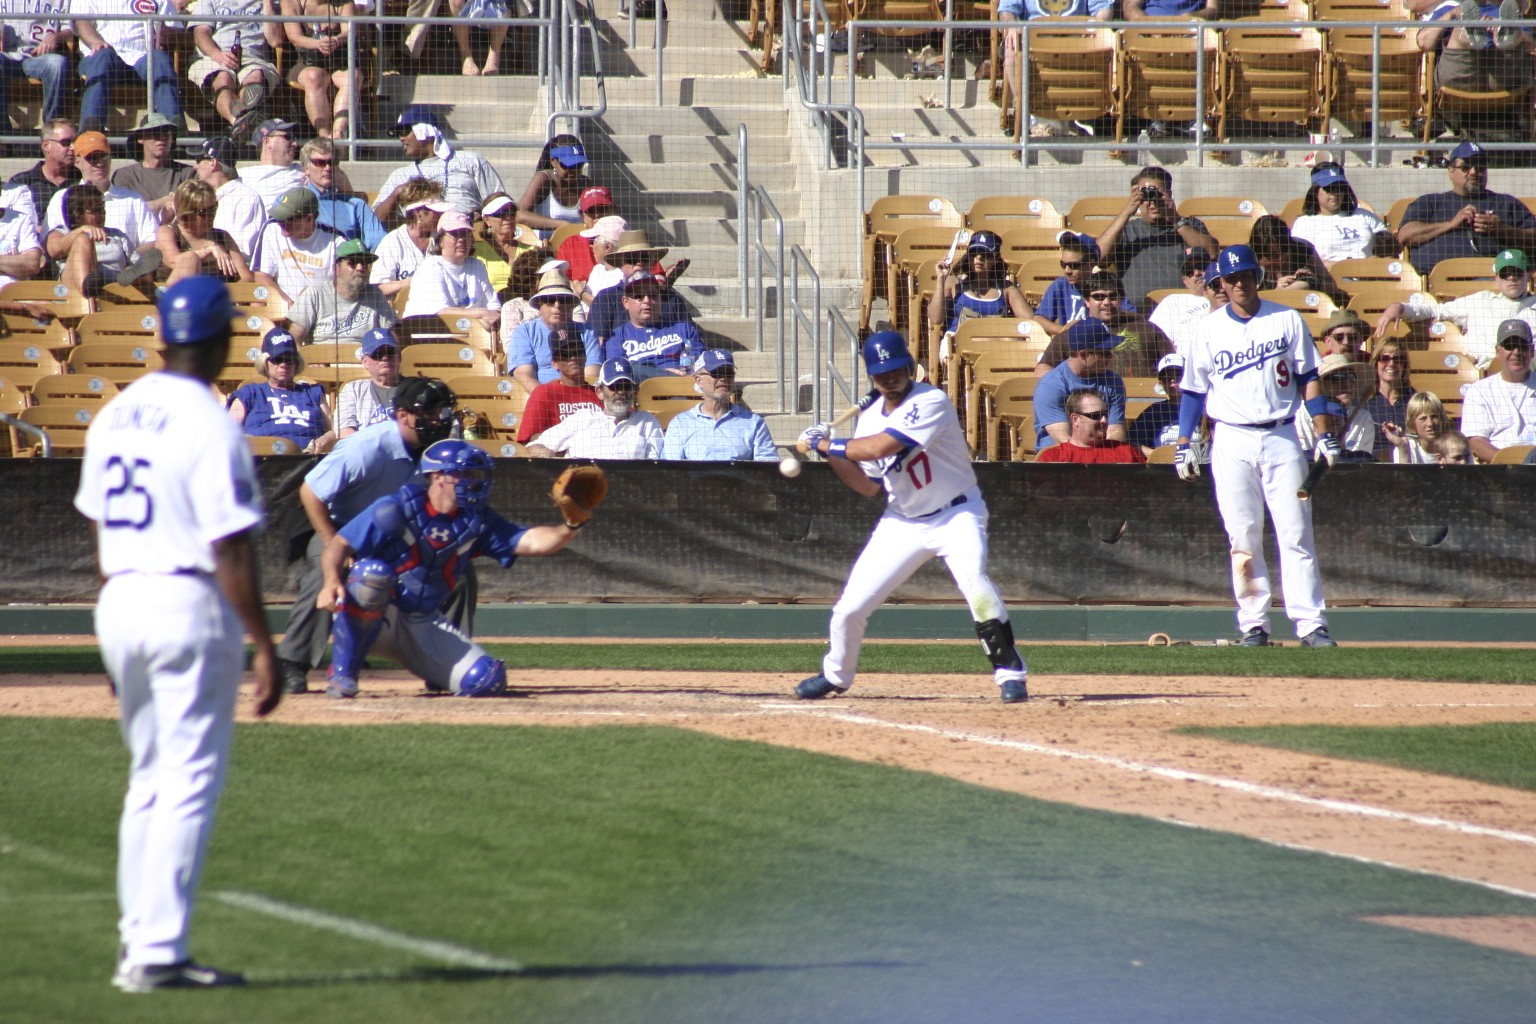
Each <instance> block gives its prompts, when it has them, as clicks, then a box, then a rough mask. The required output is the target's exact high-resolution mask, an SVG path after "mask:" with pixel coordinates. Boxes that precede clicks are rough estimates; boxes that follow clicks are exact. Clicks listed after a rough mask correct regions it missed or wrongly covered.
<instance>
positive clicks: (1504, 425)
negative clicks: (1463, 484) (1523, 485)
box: [1461, 374, 1536, 448]
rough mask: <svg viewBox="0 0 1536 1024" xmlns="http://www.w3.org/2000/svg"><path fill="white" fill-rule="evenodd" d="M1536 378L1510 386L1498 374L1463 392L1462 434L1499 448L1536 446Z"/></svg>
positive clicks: (1530, 377) (1531, 376)
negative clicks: (1481, 439) (1534, 389)
mask: <svg viewBox="0 0 1536 1024" xmlns="http://www.w3.org/2000/svg"><path fill="white" fill-rule="evenodd" d="M1533 388H1536V374H1532V375H1529V376H1527V377H1526V378H1525V380H1523V381H1517V382H1513V383H1512V382H1510V381H1507V380H1505V379H1504V378H1503V377H1500V376H1499V375H1497V374H1495V375H1494V376H1492V377H1484V378H1483V379H1482V380H1480V381H1478V382H1477V383H1476V384H1473V385H1472V386H1471V387H1469V388H1467V389H1466V390H1465V391H1463V392H1462V397H1463V401H1462V405H1461V432H1462V433H1463V434H1465V435H1467V436H1468V437H1484V438H1487V439H1488V443H1489V444H1491V445H1493V446H1494V447H1495V448H1508V447H1509V446H1510V445H1512V444H1536V391H1533Z"/></svg>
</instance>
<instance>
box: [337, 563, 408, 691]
mask: <svg viewBox="0 0 1536 1024" xmlns="http://www.w3.org/2000/svg"><path fill="white" fill-rule="evenodd" d="M394 593H395V571H394V569H393V568H391V566H390V565H389V563H388V562H381V561H379V560H378V559H376V558H365V559H363V560H362V561H360V562H358V563H357V564H355V565H354V566H352V571H351V573H349V574H348V575H347V596H346V598H345V599H344V600H343V601H342V603H341V607H340V608H338V609H336V618H335V621H334V622H333V623H332V625H331V675H333V676H337V675H340V676H345V677H347V678H349V679H356V678H357V672H358V669H360V668H362V667H363V659H364V658H366V657H368V650H369V648H371V647H372V646H373V642H374V641H375V640H377V639H378V638H379V633H380V632H381V631H382V630H383V629H384V610H385V609H386V608H388V607H389V600H390V598H391V597H393V596H394Z"/></svg>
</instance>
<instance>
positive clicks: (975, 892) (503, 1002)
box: [0, 719, 1536, 1024]
mask: <svg viewBox="0 0 1536 1024" xmlns="http://www.w3.org/2000/svg"><path fill="white" fill-rule="evenodd" d="M0 750H3V751H4V762H3V768H0V772H3V779H4V784H3V785H0V949H4V950H5V954H6V965H5V970H4V971H0V1008H3V1009H0V1018H3V1019H4V1020H5V1021H6V1024H34V1022H71V1024H76V1022H82V1021H113V1022H145V1024H182V1022H187V1024H192V1022H199V1024H201V1022H206V1021H252V1022H257V1021H260V1022H290V1021H291V1022H317V1021H324V1022H326V1024H350V1022H358V1024H423V1022H445V1024H447V1022H452V1024H459V1022H462V1021H476V1022H530V1024H531V1022H539V1024H548V1022H567V1021H569V1022H580V1024H608V1022H613V1024H619V1022H623V1024H653V1022H654V1024H663V1022H665V1024H673V1022H679V1021H690V1022H691V1021H700V1022H704V1021H730V1022H732V1024H758V1022H761V1024H780V1022H786V1021H794V1022H802V1021H803V1022H823V1021H826V1022H832V1021H835V1022H838V1024H865V1022H868V1024H906V1022H932V1024H955V1022H960V1021H1011V1020H1028V1021H1036V1020H1038V1021H1051V1022H1053V1024H1077V1022H1082V1024H1087V1022H1099V1021H1135V1022H1137V1024H1160V1022H1169V1024H1173V1022H1178V1024H1207V1022H1208V1024H1217V1022H1223V1024H1225V1022H1231V1021H1243V1022H1245V1024H1246V1022H1276V1024H1279V1022H1287V1024H1289V1022H1295V1021H1328V1022H1331V1021H1338V1022H1341V1024H1342V1022H1344V1021H1356V1020H1369V1021H1371V1022H1373V1024H1391V1022H1431V1021H1433V1022H1440V1021H1447V1020H1468V1019H1477V1020H1501V1021H1513V1020H1529V1019H1530V1014H1531V1008H1532V1007H1533V1006H1536V972H1533V971H1532V970H1531V968H1530V961H1529V960H1528V959H1526V958H1523V957H1520V956H1517V955H1514V954H1510V953H1503V952H1500V951H1497V950H1492V949H1486V948H1481V947H1478V946H1473V945H1470V944H1466V943H1460V942H1454V941H1450V940H1445V939H1438V938H1434V937H1431V936H1426V935H1420V934H1415V933H1411V932H1406V931H1401V930H1397V929H1392V928H1386V927H1381V926H1377V925H1372V924H1368V923H1365V922H1363V921H1362V920H1360V918H1361V917H1362V916H1363V915H1374V914H1428V915H1478V914H1490V915H1491V914H1514V915H1532V914H1533V913H1536V904H1533V902H1532V901H1530V900H1524V899H1519V898H1516V897H1513V896H1510V895H1505V894H1500V893H1496V892H1492V891H1489V890H1486V889H1482V888H1477V887H1473V886H1470V885H1461V884H1456V883H1452V882H1448V881H1444V880H1439V879H1434V878H1429V877H1425V876H1421V875H1411V874H1406V873H1400V872H1394V871H1390V870H1386V869H1381V868H1375V867H1371V866H1368V865H1365V864H1360V863H1355V862H1351V861H1345V860H1338V859H1332V858H1327V857H1322V856H1316V855H1307V854H1302V853H1299V852H1296V851H1294V850H1287V849H1281V848H1278V847H1273V846H1266V845H1263V844H1260V843H1256V842H1251V841H1247V840H1244V839H1240V838H1234V837H1231V836H1225V835H1217V834H1212V833H1208V832H1203V831H1199V830H1195V829H1189V828H1181V827H1173V826H1166V825H1161V824H1157V823H1155V822H1150V821H1148V820H1145V819H1140V818H1135V817H1131V816H1123V815H1111V814H1103V813H1097V812H1091V811H1085V810H1081V809H1077V808H1073V807H1070V806H1065V805H1056V804H1051V803H1046V802H1042V801H1037V800H1030V799H1026V798H1022V797H1018V796H1013V795H1010V794H1006V793H1000V792H995V791H991V790H986V789H981V788H978V787H974V786H969V785H965V784H961V783H957V782H953V781H950V780H946V779H943V778H939V777H935V776H931V775H926V774H922V773H916V772H909V771H904V770H900V769H894V768H888V767H884V766H879V765H869V764H861V763H856V762H852V761H847V760H842V759H838V758H832V757H825V756H819V755H810V754H805V753H801V752H797V751H793V750H786V749H780V748H775V747H770V746H765V745H760V744H755V743H747V742H735V741H728V740H722V739H717V738H713V737H708V736H703V735H699V734H694V733H689V732H684V731H680V730H673V729H663V728H636V727H624V728H612V727H593V728H586V729H555V728H495V727H479V726H435V725H382V726H380V727H378V728H370V729H358V728H347V727H341V728H322V727H293V726H285V725H281V724H279V723H258V724H253V725H242V726H240V727H239V729H238V736H237V740H236V747H235V759H234V765H233V771H232V775H231V781H230V786H229V790H228V792H227V793H226V795H225V801H224V806H223V809H222V811H221V815H220V821H219V827H218V830H217V832H216V834H215V837H214V842H213V848H212V853H211V858H210V862H209V869H208V872H207V876H206V877H205V879H204V882H203V893H204V899H203V901H202V902H201V903H200V905H199V908H198V913H197V921H196V926H195V933H194V939H195V947H194V948H195V950H196V952H197V954H198V955H199V956H200V957H202V958H204V959H206V960H207V961H208V962H210V963H214V964H218V965H221V966H226V967H237V968H241V969H243V970H245V971H247V972H248V973H249V975H250V977H251V980H252V982H253V984H252V986H251V987H249V988H246V989H243V990H226V991H216V992H203V993H185V992H181V993H162V994H158V995H154V996H126V995H122V994H119V993H117V992H115V991H113V990H112V989H111V988H110V987H109V986H108V984H107V979H108V975H109V974H110V971H111V966H112V960H113V951H114V948H115V942H116V938H115V931H114V916H115V906H114V902H113V896H112V893H113V864H114V854H113V851H114V842H115V823H116V815H117V808H118V804H119V801H120V800H121V798H122V791H123V783H124V768H125V763H126V755H125V754H124V752H123V750H122V748H121V743H120V741H119V739H118V736H117V730H116V726H115V724H114V723H112V722H106V721H71V720H53V719H10V720H0ZM230 890H235V891H239V892H243V893H254V894H257V895H259V896H261V897H264V898H266V899H268V900H278V901H282V902H284V903H286V904H289V905H292V906H295V907H300V908H310V909H312V910H315V911H320V912H324V913H326V914H329V915H336V916H339V917H343V918H348V919H353V920H355V921H357V922H360V923H364V924H367V925H371V926H375V927H378V928H386V929H390V930H391V931H392V932H394V933H398V934H401V935H405V936H412V937H416V938H420V939H431V940H436V941H439V942H444V943H453V944H455V945H457V946H459V947H463V948H466V949H469V950H475V951H479V952H480V953H483V954H487V955H490V956H494V957H498V958H503V959H508V960H515V961H517V962H518V963H520V964H521V965H523V967H522V969H521V970H520V971H516V972H509V973H499V972H496V971H488V970H483V969H475V968H471V967H465V966H454V965H451V964H448V963H445V962H442V961H441V960H439V959H436V958H434V957H432V956H428V955H425V954H422V953H415V952H409V951H406V950H402V949H399V948H392V947H391V946H388V945H385V944H381V943H379V942H378V941H374V940H371V939H367V938H359V937H349V936H345V935H340V934H336V933H334V932H332V931H328V930H325V929H323V928H320V927H316V926H313V925H309V924H303V923H297V922H291V921H285V920H279V919H277V918H274V917H269V916H265V915H262V914H259V913H255V912H253V911H250V910H246V909H241V908H238V907H236V906H232V905H230V904H228V903H225V902H221V901H220V900H219V899H218V898H217V894H218V893H220V892H223V891H230Z"/></svg>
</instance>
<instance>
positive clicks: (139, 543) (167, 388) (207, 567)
mask: <svg viewBox="0 0 1536 1024" xmlns="http://www.w3.org/2000/svg"><path fill="white" fill-rule="evenodd" d="M75 508H76V509H78V510H79V511H80V513H81V514H82V515H84V516H85V517H86V518H87V519H91V520H94V521H95V522H96V524H97V526H98V531H97V532H98V538H99V548H100V553H101V554H100V558H101V574H102V575H103V576H106V577H109V578H110V577H112V576H117V575H120V574H122V573H130V572H132V573H150V574H170V573H184V572H197V573H211V572H212V571H213V569H214V559H213V543H214V541H217V540H219V539H221V538H224V537H228V536H230V535H231V534H235V533H239V532H241V531H243V530H248V529H251V528H253V527H258V526H260V525H261V523H262V511H261V489H260V487H259V486H258V485H257V481H256V466H255V461H254V459H252V457H251V450H250V447H249V446H248V445H247V444H246V442H245V438H244V437H243V436H242V435H241V433H240V428H239V427H238V426H236V425H235V423H234V421H233V420H231V419H230V418H229V416H228V415H227V414H226V413H225V412H224V410H223V409H221V408H220V407H219V404H218V402H217V401H215V400H214V398H213V394H212V392H211V391H210V390H209V388H208V386H207V385H205V384H202V383H200V382H199V381H196V380H194V379H192V378H191V377H182V376H178V375H175V374H169V373H151V374H146V375H145V376H143V377H141V378H140V379H139V380H137V381H135V382H134V383H133V385H132V386H131V387H129V388H128V389H127V390H126V391H124V392H123V393H122V394H121V395H119V396H118V397H116V398H114V399H113V400H112V401H111V402H109V403H107V405H106V406H105V407H104V408H103V409H102V410H101V412H99V413H97V414H96V418H95V419H94V420H92V421H91V427H90V430H88V431H87V432H86V437H85V460H84V462H83V464H82V466H81V469H80V487H79V490H78V491H76V493H75Z"/></svg>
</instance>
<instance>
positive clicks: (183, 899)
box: [75, 277, 282, 992]
mask: <svg viewBox="0 0 1536 1024" xmlns="http://www.w3.org/2000/svg"><path fill="white" fill-rule="evenodd" d="M235 312H236V311H235V307H234V304H233V303H232V302H231V301H230V298H229V291H228V289H226V288H225V287H224V282H223V281H221V280H219V279H218V278H213V277H192V278H188V279H186V280H184V281H181V282H180V283H178V284H174V285H172V286H171V287H170V288H168V289H166V291H165V294H164V295H163V296H161V299H160V335H161V338H162V340H163V341H164V342H165V349H164V357H165V369H164V370H163V371H159V372H155V373H150V374H147V375H145V376H144V377H141V378H140V379H139V380H138V381H137V382H135V383H134V385H133V387H132V388H130V389H128V390H127V391H124V392H123V393H122V394H121V395H119V396H118V397H117V398H114V399H113V400H112V401H111V402H110V403H109V404H108V405H107V406H106V407H105V408H104V409H102V411H101V412H100V414H98V415H97V417H96V419H95V421H94V422H93V423H92V424H91V429H90V430H89V431H88V432H87V433H86V442H85V460H84V462H83V464H82V466H81V471H80V487H79V490H78V491H77V492H76V494H75V507H76V508H77V509H79V510H80V512H81V513H82V514H83V515H85V516H86V518H88V519H91V520H94V521H95V523H96V527H97V530H96V537H97V543H98V547H99V558H100V569H101V575H102V576H103V577H104V578H105V579H106V584H105V585H104V586H103V587H102V589H101V597H100V599H99V600H98V601H97V603H96V635H97V637H98V639H99V640H100V643H101V655H102V660H103V661H104V662H105V663H106V666H107V671H108V672H109V673H110V675H111V677H112V681H113V686H114V688H115V690H116V692H117V700H118V704H119V706H120V707H121V709H122V734H123V740H124V742H125V743H126V744H127V746H128V750H129V752H130V754H131V758H130V765H129V776H128V794H127V796H126V797H125V798H124V800H123V814H122V821H121V824H120V827H119V832H118V847H119V848H118V865H117V893H118V902H119V903H120V905H121V910H122V917H121V919H120V920H119V922H118V931H119V936H120V939H121V946H120V953H119V958H118V965H117V971H116V972H115V973H114V974H113V976H112V984H113V985H115V986H117V987H118V988H120V989H122V990H123V991H124V992H151V991H154V990H156V989H162V988H208V987H213V986H218V985H238V984H241V983H242V982H243V980H244V979H243V978H242V977H241V976H240V975H239V974H234V973H232V972H228V971H221V970H218V969H216V968H212V967H204V966H201V965H199V964H197V963H195V962H194V961H193V960H192V956H191V953H190V952H189V951H188V949H187V932H188V929H189V927H190V924H191V919H192V905H193V902H194V899H195V897H196V894H197V883H198V878H199V876H200V875H201V873H202V867H203V858H204V855H205V853H206V851H207V847H208V836H209V833H210V832H211V831H212V828H213V815H214V810H215V809H216V807H217V805H218V801H219V793H220V791H221V790H222V789H223V786H224V775H225V769H226V767H227V765H228V761H229V744H230V739H231V738H232V736H233V733H234V718H235V694H236V692H237V690H238V688H239V684H240V672H241V661H242V659H243V658H244V654H245V648H244V644H243V642H242V627H243V632H244V633H249V634H250V636H251V638H252V640H253V641H255V645H256V657H255V663H254V668H255V673H256V714H257V715H261V716H264V715H267V714H269V713H271V711H272V710H273V709H274V708H276V707H277V705H278V701H280V700H281V699H282V693H281V691H280V690H279V688H278V685H277V655H276V652H275V650H274V648H273V645H272V637H271V635H270V634H269V633H268V632H267V623H266V619H265V617H264V616H263V613H262V600H261V585H260V583H259V581H258V579H257V571H256V557H255V554H254V552H253V550H252V545H251V533H252V531H254V530H256V529H258V528H260V526H261V525H262V518H263V517H262V510H261V491H260V488H259V487H258V486H257V482H256V468H255V464H254V461H253V460H252V458H251V451H250V448H248V447H247V446H246V443H245V439H244V438H243V437H241V435H240V428H239V427H237V426H236V425H235V424H234V421H232V420H231V419H230V418H229V417H228V416H227V415H225V413H224V410H223V409H222V408H221V407H220V405H219V403H218V402H217V401H215V400H214V398H213V392H212V391H211V390H210V388H209V385H210V384H212V383H213V381H214V380H216V379H217V378H218V375H219V373H220V371H221V370H222V369H223V367H224V359H225V356H226V354H227V353H228V351H229V335H230V326H229V325H230V318H231V317H233V316H234V315H235Z"/></svg>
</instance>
